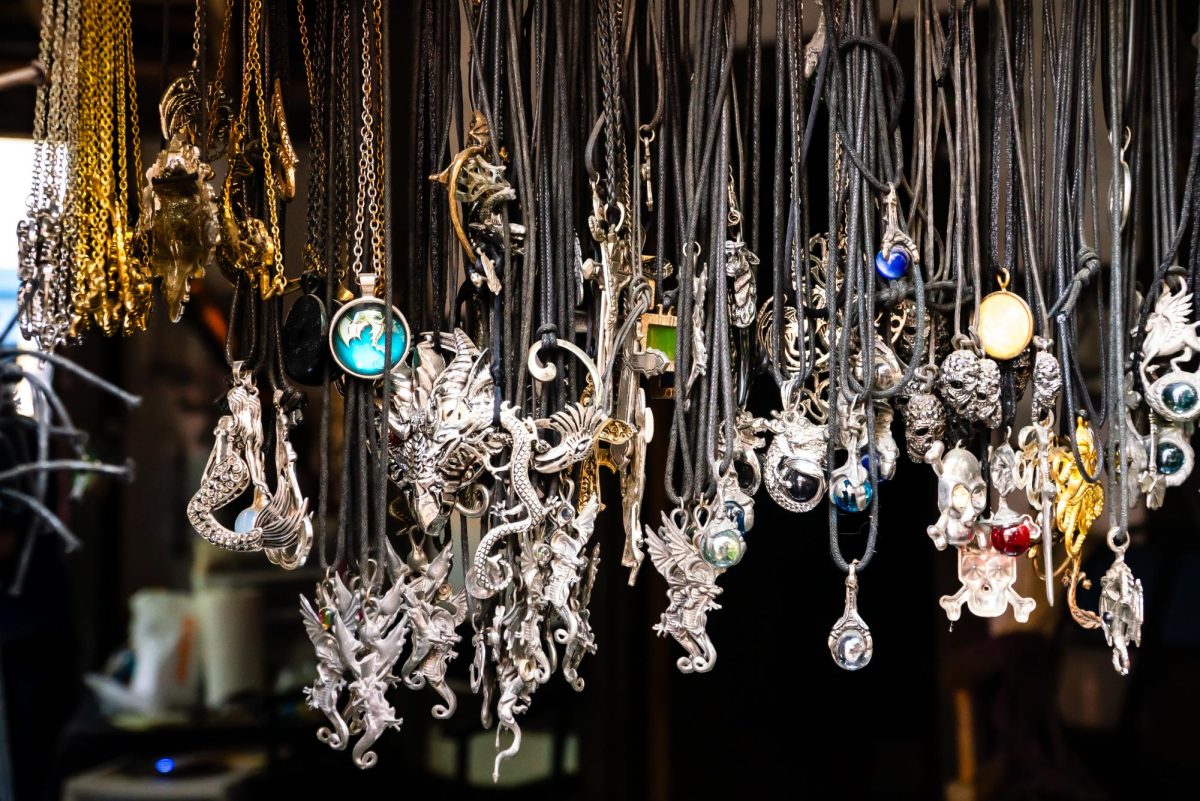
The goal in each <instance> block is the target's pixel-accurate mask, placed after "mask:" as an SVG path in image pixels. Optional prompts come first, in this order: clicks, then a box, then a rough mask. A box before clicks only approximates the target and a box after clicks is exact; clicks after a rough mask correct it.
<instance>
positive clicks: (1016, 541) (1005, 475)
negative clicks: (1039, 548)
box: [982, 441, 1042, 556]
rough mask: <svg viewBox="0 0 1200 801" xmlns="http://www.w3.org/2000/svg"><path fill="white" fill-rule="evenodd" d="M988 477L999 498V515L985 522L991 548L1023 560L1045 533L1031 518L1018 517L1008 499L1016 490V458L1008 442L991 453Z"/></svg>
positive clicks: (1021, 515) (995, 513) (995, 514)
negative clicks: (1022, 557)
mask: <svg viewBox="0 0 1200 801" xmlns="http://www.w3.org/2000/svg"><path fill="white" fill-rule="evenodd" d="M988 473H989V475H990V476H991V479H992V486H993V487H995V489H996V494H997V496H998V498H999V503H998V504H997V507H998V508H997V509H996V511H995V512H994V513H993V514H992V516H991V517H990V518H988V519H987V520H984V521H982V522H983V524H984V525H986V526H987V527H988V535H989V536H988V538H989V540H990V541H991V543H992V547H993V548H995V549H996V550H997V551H999V552H1000V553H1002V554H1004V555H1005V556H1022V555H1024V554H1025V553H1026V552H1027V551H1028V550H1029V549H1030V547H1032V545H1033V543H1035V542H1037V541H1038V540H1040V539H1041V536H1042V533H1041V530H1040V529H1038V525H1037V523H1035V522H1033V519H1032V518H1031V517H1030V516H1029V515H1026V514H1017V513H1016V512H1015V511H1013V509H1012V507H1010V506H1009V505H1008V500H1007V496H1008V495H1009V494H1010V493H1012V492H1014V491H1015V490H1016V488H1017V455H1016V453H1015V452H1014V451H1013V449H1012V446H1011V445H1009V444H1008V442H1007V441H1005V442H1004V444H1003V445H1001V446H1000V447H998V448H993V449H992V454H991V457H990V458H989V459H988Z"/></svg>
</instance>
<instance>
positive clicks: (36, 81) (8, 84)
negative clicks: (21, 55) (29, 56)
mask: <svg viewBox="0 0 1200 801" xmlns="http://www.w3.org/2000/svg"><path fill="white" fill-rule="evenodd" d="M45 82H46V67H45V66H44V65H43V64H42V62H40V61H31V62H29V65H28V66H26V67H18V68H17V69H15V70H10V71H9V72H4V73H0V92H3V91H5V90H6V89H14V88H16V87H18V86H41V85H42V84H44V83H45Z"/></svg>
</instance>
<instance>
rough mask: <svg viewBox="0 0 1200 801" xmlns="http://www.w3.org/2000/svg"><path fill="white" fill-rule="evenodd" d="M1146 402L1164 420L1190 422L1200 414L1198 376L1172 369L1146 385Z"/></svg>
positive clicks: (1199, 378)
mask: <svg viewBox="0 0 1200 801" xmlns="http://www.w3.org/2000/svg"><path fill="white" fill-rule="evenodd" d="M1145 396H1146V404H1147V405H1148V406H1149V407H1150V408H1151V409H1152V410H1153V411H1154V412H1155V414H1157V415H1158V416H1159V417H1162V418H1163V419H1164V420H1168V421H1170V422H1172V423H1191V422H1193V421H1194V420H1195V419H1196V417H1197V416H1198V415H1200V377H1198V376H1197V375H1196V374H1195V373H1185V372H1183V371H1182V370H1172V371H1171V372H1169V373H1167V374H1166V375H1164V376H1163V377H1162V378H1159V379H1158V380H1156V381H1155V382H1154V383H1153V384H1150V385H1149V386H1147V387H1146V393H1145Z"/></svg>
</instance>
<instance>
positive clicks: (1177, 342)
mask: <svg viewBox="0 0 1200 801" xmlns="http://www.w3.org/2000/svg"><path fill="white" fill-rule="evenodd" d="M1179 280H1180V286H1179V290H1178V291H1177V292H1172V291H1171V281H1172V279H1168V280H1167V281H1166V282H1164V284H1165V286H1164V287H1163V291H1162V294H1160V295H1159V296H1158V300H1157V301H1155V303H1154V311H1152V312H1151V313H1150V315H1149V316H1148V317H1147V318H1146V327H1145V337H1144V339H1143V340H1142V352H1141V354H1140V357H1141V358H1140V362H1139V364H1138V369H1139V370H1140V371H1141V374H1142V385H1143V386H1146V387H1149V386H1151V385H1152V384H1153V383H1154V380H1155V378H1156V377H1157V373H1158V369H1157V368H1158V366H1157V365H1155V364H1154V362H1155V361H1156V360H1163V359H1166V360H1168V364H1169V367H1170V372H1182V371H1181V370H1180V365H1181V364H1183V363H1185V362H1187V361H1188V360H1189V359H1191V358H1192V356H1194V355H1195V354H1196V352H1197V351H1200V334H1197V333H1196V327H1197V326H1200V322H1194V323H1193V322H1191V319H1192V293H1191V292H1189V291H1188V290H1187V287H1186V285H1185V284H1183V282H1182V279H1179ZM1135 333H1136V332H1135Z"/></svg>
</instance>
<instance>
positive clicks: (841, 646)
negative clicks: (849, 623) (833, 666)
mask: <svg viewBox="0 0 1200 801" xmlns="http://www.w3.org/2000/svg"><path fill="white" fill-rule="evenodd" d="M832 650H833V661H834V662H837V665H838V667H840V668H842V669H843V670H860V669H862V668H865V667H866V666H867V663H868V662H870V661H871V653H872V648H871V646H870V645H869V644H868V643H867V637H866V635H865V634H864V633H863V632H862V631H860V630H858V629H857V628H848V629H845V630H844V631H843V632H842V633H841V634H839V635H838V637H837V640H835V641H834V643H833V649H832Z"/></svg>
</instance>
